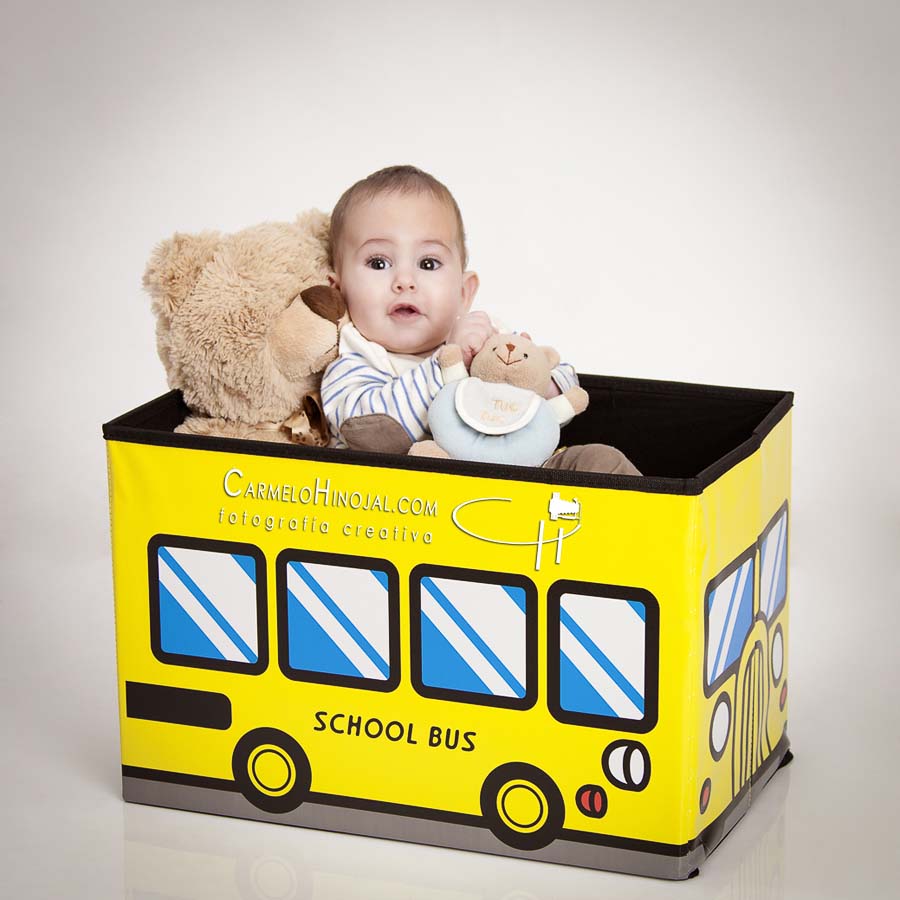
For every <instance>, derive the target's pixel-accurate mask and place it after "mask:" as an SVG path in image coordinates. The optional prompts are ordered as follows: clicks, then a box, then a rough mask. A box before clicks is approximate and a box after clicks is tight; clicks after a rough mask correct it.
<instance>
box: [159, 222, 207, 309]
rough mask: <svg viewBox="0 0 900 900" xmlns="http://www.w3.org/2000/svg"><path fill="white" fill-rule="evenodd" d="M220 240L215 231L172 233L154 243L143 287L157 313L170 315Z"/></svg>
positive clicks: (187, 293) (185, 294)
mask: <svg viewBox="0 0 900 900" xmlns="http://www.w3.org/2000/svg"><path fill="white" fill-rule="evenodd" d="M220 241H221V235H220V234H219V232H218V231H204V232H201V233H200V234H183V233H181V232H178V233H176V234H175V235H174V236H173V237H171V238H169V239H168V240H165V241H163V242H162V243H160V244H158V245H157V246H156V248H155V249H154V251H153V253H152V254H151V256H150V260H149V261H148V263H147V268H146V269H145V270H144V289H145V290H146V291H147V293H148V294H150V296H151V297H152V298H153V308H154V311H156V312H157V313H159V312H162V313H164V314H166V315H171V314H172V313H173V312H175V310H176V309H178V307H179V306H181V304H182V303H183V302H184V300H185V298H186V297H187V296H188V295H189V294H190V292H191V291H192V290H193V289H194V285H196V284H197V279H198V278H199V277H200V273H201V272H202V271H203V267H204V266H205V265H206V264H207V263H208V262H209V261H210V260H211V259H212V258H213V255H214V254H215V252H216V248H217V247H218V246H219V243H220Z"/></svg>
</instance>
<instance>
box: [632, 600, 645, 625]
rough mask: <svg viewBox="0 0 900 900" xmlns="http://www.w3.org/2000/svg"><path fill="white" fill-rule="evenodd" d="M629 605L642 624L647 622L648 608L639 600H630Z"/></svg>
mask: <svg viewBox="0 0 900 900" xmlns="http://www.w3.org/2000/svg"><path fill="white" fill-rule="evenodd" d="M627 602H628V605H629V606H630V607H631V608H632V609H633V610H634V611H635V612H636V613H637V614H638V615H639V616H640V618H641V621H642V622H646V621H647V608H646V607H645V606H644V604H643V603H638V601H637V600H628V601H627Z"/></svg>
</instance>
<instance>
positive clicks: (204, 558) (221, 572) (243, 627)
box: [148, 535, 267, 673]
mask: <svg viewBox="0 0 900 900" xmlns="http://www.w3.org/2000/svg"><path fill="white" fill-rule="evenodd" d="M148 557H149V569H150V607H151V609H150V639H151V645H152V648H153V653H154V655H155V656H156V657H157V659H159V660H161V661H162V662H165V663H173V664H176V665H183V666H193V667H195V668H201V669H221V670H224V671H235V672H248V673H257V672H262V671H263V670H264V669H265V667H266V663H267V659H266V654H265V652H264V646H265V633H266V588H265V562H264V560H263V556H262V554H261V553H260V551H259V550H258V549H257V548H256V547H254V546H252V545H250V544H236V543H231V542H225V541H206V540H200V539H194V538H186V537H175V536H173V535H157V536H156V537H154V538H153V539H152V540H151V541H150V545H149V547H148Z"/></svg>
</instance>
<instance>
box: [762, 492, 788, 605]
mask: <svg viewBox="0 0 900 900" xmlns="http://www.w3.org/2000/svg"><path fill="white" fill-rule="evenodd" d="M787 518H788V515H787V504H785V505H784V506H782V507H781V509H780V510H779V511H778V513H777V515H776V516H775V517H774V518H773V519H772V521H771V522H770V523H769V525H768V526H767V527H766V530H765V531H764V532H763V533H762V536H761V537H760V539H759V608H760V612H762V614H763V615H764V616H765V617H766V619H767V620H768V621H770V622H771V621H772V619H774V618H775V615H776V613H778V611H779V610H780V609H781V607H782V606H784V600H785V598H786V597H787V529H788V521H787Z"/></svg>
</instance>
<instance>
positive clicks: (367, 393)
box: [321, 353, 443, 446]
mask: <svg viewBox="0 0 900 900" xmlns="http://www.w3.org/2000/svg"><path fill="white" fill-rule="evenodd" d="M442 386H443V381H442V379H441V370H440V366H439V365H438V363H437V360H436V359H435V357H434V356H430V357H429V358H428V359H426V360H424V361H423V362H421V363H419V365H417V366H415V367H414V368H412V369H410V370H409V371H407V372H404V373H403V374H402V375H399V376H398V375H392V374H389V373H387V372H383V371H381V370H380V369H377V368H375V367H374V366H373V365H371V364H370V363H369V362H367V361H366V360H365V359H364V358H363V357H362V356H360V355H359V354H358V353H347V354H345V355H344V356H341V357H339V358H338V359H337V360H335V361H334V362H333V363H332V364H331V365H330V366H329V367H328V368H327V369H326V370H325V374H324V376H323V377H322V387H321V392H322V407H323V409H324V412H325V418H326V419H327V420H328V425H329V426H330V428H331V431H332V434H334V435H336V436H339V435H340V431H341V426H342V425H343V424H344V422H346V421H347V419H351V418H354V417H355V416H367V415H371V414H373V413H381V414H383V415H387V416H389V417H390V418H392V419H393V420H394V421H396V422H398V423H399V424H400V425H401V426H403V429H404V431H406V433H407V434H408V435H409V437H410V439H411V440H413V441H418V440H421V439H422V438H423V437H424V436H425V433H426V431H427V430H428V408H429V406H431V401H432V400H434V398H435V397H436V396H437V393H438V391H439V390H440V389H441V387H442ZM342 443H343V442H342V441H341V440H340V439H339V440H338V446H341V444H342Z"/></svg>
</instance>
